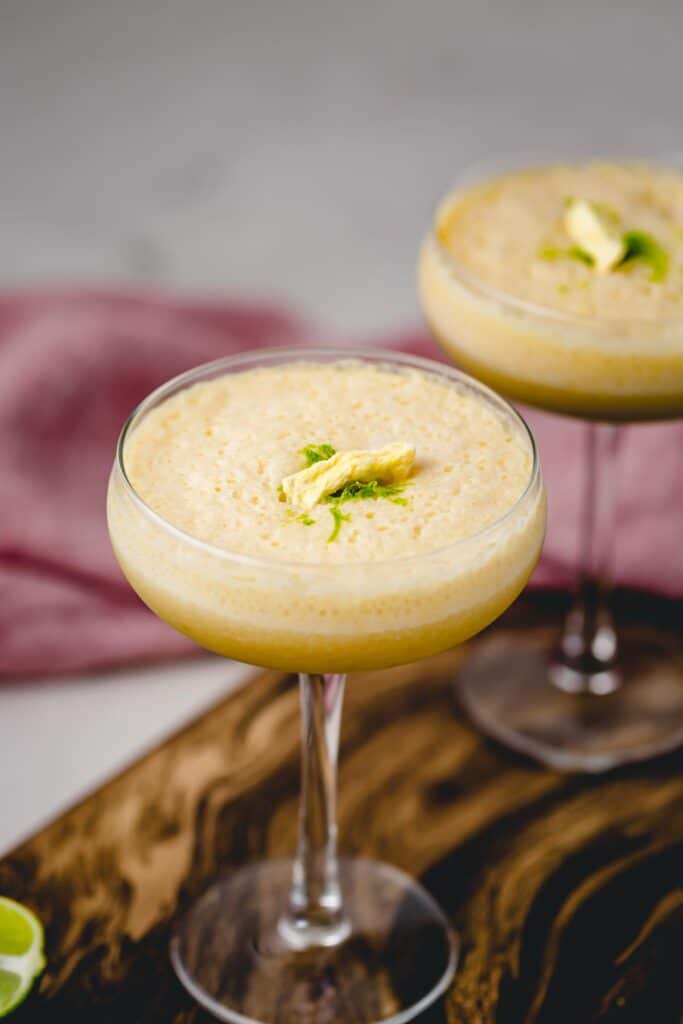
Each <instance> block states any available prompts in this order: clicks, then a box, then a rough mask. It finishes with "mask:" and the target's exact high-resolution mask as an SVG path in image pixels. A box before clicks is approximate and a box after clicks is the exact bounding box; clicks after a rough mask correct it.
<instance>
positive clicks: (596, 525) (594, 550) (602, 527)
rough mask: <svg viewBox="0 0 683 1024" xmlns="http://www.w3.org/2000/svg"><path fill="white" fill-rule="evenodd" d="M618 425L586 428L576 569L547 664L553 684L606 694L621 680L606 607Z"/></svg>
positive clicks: (609, 579)
mask: <svg viewBox="0 0 683 1024" xmlns="http://www.w3.org/2000/svg"><path fill="white" fill-rule="evenodd" d="M620 439H621V429H620V428H619V427H615V426H612V425H608V424H602V423H590V424H588V426H587V428H586V432H585V482H584V491H583V508H582V515H581V536H580V544H581V551H580V559H579V575H578V581H577V586H576V591H575V595H574V601H573V605H572V607H571V609H570V611H569V613H568V615H567V618H566V620H565V623H564V628H563V631H562V635H561V638H560V643H559V645H558V649H557V652H556V654H555V657H554V660H553V663H552V665H551V667H550V678H551V680H552V682H553V683H554V685H555V686H557V687H559V688H560V689H561V690H564V691H565V692H569V693H587V694H588V693H591V694H596V695H604V694H607V693H613V692H614V691H615V690H616V689H618V688H619V686H620V685H621V676H620V673H619V667H618V654H619V648H618V640H617V633H616V628H615V625H614V620H613V617H612V613H611V610H610V593H611V588H612V572H613V560H614V534H615V526H616V510H617V462H618V459H617V455H618V448H619V442H620Z"/></svg>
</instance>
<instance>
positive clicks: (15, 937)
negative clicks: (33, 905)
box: [0, 896, 45, 1017]
mask: <svg viewBox="0 0 683 1024" xmlns="http://www.w3.org/2000/svg"><path fill="white" fill-rule="evenodd" d="M43 944H44V935H43V926H42V924H41V923H40V921H39V920H38V918H37V917H36V915H35V914H34V913H32V911H30V910H29V909H28V907H25V906H24V905H23V904H21V903H17V902H16V901H15V900H11V899H9V898H8V897H6V896H0V1017H5V1016H6V1015H7V1014H8V1013H11V1012H12V1010H14V1009H15V1007H17V1006H18V1005H19V1003H21V1002H22V1001H23V1000H24V999H25V998H26V996H27V995H28V993H29V991H30V990H31V987H32V985H33V982H34V981H35V979H36V978H37V977H38V975H39V974H40V973H41V972H42V971H43V969H44V968H45V956H44V953H43Z"/></svg>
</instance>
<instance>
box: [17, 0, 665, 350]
mask: <svg viewBox="0 0 683 1024" xmlns="http://www.w3.org/2000/svg"><path fill="white" fill-rule="evenodd" d="M0 12H1V13H0V127H1V134H0V139H2V159H1V161H0V183H1V187H0V226H1V228H2V231H1V236H0V283H2V284H10V283H12V284H15V283H19V284H25V283H27V282H32V281H45V280H50V281H54V280H65V279H67V280H78V281H84V280H97V281H100V280H109V281H110V280H114V281H118V282H122V281H124V282H126V281H137V280H144V281H148V282H154V283H161V284H164V285H169V286H171V287H182V288H193V289H201V290H219V291H223V290H226V291H230V292H233V293H239V294H244V293H249V294H256V295H262V294H264V293H268V294H270V295H274V296H276V297H278V296H279V297H282V298H283V299H284V300H286V301H289V302H294V303H296V304H298V305H299V306H301V307H302V308H303V309H304V310H305V311H311V312H313V313H314V314H317V316H318V317H319V319H320V320H321V321H322V322H323V323H325V324H329V325H331V326H333V327H338V328H340V329H342V330H349V331H354V332H356V331H364V330H366V329H368V328H371V329H374V328H375V327H381V328H383V327H386V326H387V325H392V324H396V323H401V322H405V320H406V319H407V318H416V317H417V315H418V313H417V307H416V301H415V296H414V287H413V264H414V259H415V249H416V244H417V240H418V238H419V236H420V233H421V231H422V230H423V228H424V226H425V223H426V220H427V217H428V214H429V211H430V208H431V205H432V202H433V200H434V199H435V197H436V196H437V195H438V194H440V193H441V192H442V191H443V190H444V189H445V187H446V186H447V185H448V184H449V181H450V179H451V178H452V177H453V176H454V174H455V173H456V172H457V171H458V169H459V168H460V167H461V166H462V165H463V164H465V163H467V162H469V161H471V160H473V159H477V158H480V157H482V156H487V155H489V154H493V155H495V154H500V153H503V154H504V153H505V152H508V151H510V150H519V149H523V148H524V147H526V146H529V145H532V146H533V145H536V144H539V143H540V144H543V145H545V144H547V145H548V146H553V145H557V146H558V147H561V146H562V145H563V144H566V143H567V142H568V141H569V142H572V141H578V142H579V143H582V144H585V145H587V146H591V145H592V146H594V147H596V148H598V149H599V148H607V149H609V148H610V146H611V145H614V144H616V145H618V146H623V145H626V146H627V147H629V148H631V147H632V149H633V150H634V151H638V150H640V149H649V148H655V149H660V148H664V149H667V148H669V147H674V148H677V147H678V144H679V140H680V134H681V128H682V125H683V118H682V114H681V92H682V89H681V86H682V84H683V83H682V78H683V75H682V73H681V66H682V64H681V42H682V40H683V3H681V0H654V2H652V0H651V2H649V3H643V0H639V2H636V0H620V2H618V0H572V2H569V3H568V2H564V3H557V2H552V0H548V2H542V0H535V2H534V0H495V2H486V0H478V2H462V0H461V2H458V0H450V2H445V0H365V2H361V0H345V2H343V3H341V2H338V3H326V2H324V0H318V2H316V0H239V2H236V0H136V2H131V0H119V2H111V0H106V2H103V0H0Z"/></svg>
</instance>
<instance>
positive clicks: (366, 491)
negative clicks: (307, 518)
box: [325, 480, 408, 505]
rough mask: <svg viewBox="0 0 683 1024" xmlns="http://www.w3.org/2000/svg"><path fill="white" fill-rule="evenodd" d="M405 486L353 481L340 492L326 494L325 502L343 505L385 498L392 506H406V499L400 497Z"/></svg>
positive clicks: (376, 481)
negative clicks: (346, 502)
mask: <svg viewBox="0 0 683 1024" xmlns="http://www.w3.org/2000/svg"><path fill="white" fill-rule="evenodd" d="M405 486H406V485H405V484H381V483H380V482H379V481H378V480H370V481H369V482H368V483H361V482H360V481H358V480H354V481H352V482H351V483H350V484H346V485H345V486H344V487H343V488H342V489H341V490H340V491H335V492H334V494H328V496H327V497H326V498H325V501H326V502H327V503H328V504H336V505H343V504H344V502H345V501H361V500H363V499H367V498H369V499H370V501H377V500H378V498H386V499H387V500H388V501H390V502H392V504H394V505H407V504H408V501H407V499H406V498H404V497H402V493H403V490H404V488H405Z"/></svg>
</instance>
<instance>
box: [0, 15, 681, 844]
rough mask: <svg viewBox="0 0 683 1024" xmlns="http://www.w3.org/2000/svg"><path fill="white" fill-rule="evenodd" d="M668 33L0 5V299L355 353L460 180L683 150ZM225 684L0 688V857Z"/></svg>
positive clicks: (226, 678) (627, 25) (403, 317)
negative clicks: (173, 292) (223, 314)
mask: <svg viewBox="0 0 683 1024" xmlns="http://www.w3.org/2000/svg"><path fill="white" fill-rule="evenodd" d="M682 38H683V5H681V4H680V2H679V0H651V2H650V3H649V4H647V5H646V4H643V3H642V2H641V0H637V2H636V0H619V2H616V0H614V2H612V0H606V2H604V3H600V4H597V3H595V0H574V2H573V3H571V4H566V3H564V4H560V3H545V4H541V3H539V2H534V0H495V2H491V3H487V4H484V3H480V2H479V3H475V2H473V0H472V2H462V0H421V2H420V3H415V2H414V0H366V2H361V0H347V2H346V3H337V4H331V3H326V2H319V0H285V2H281V0H211V2H209V0H192V2H190V0H185V2H181V0H119V2H117V3H109V2H104V0H103V2H100V0H60V2H59V3H49V2H47V0H4V2H3V3H2V6H1V10H0V140H2V156H1V158H0V287H5V286H8V285H17V284H18V285H25V284H30V283H39V282H40V283H45V282H55V281H61V282H67V281H69V282H72V281H78V282H111V281H113V282H119V283H121V282H136V281H139V282H151V283H154V284H160V285H167V286H169V287H171V288H184V289H200V290H212V291H218V292H225V293H229V294H237V295H258V296H263V295H269V296H271V297H276V298H278V297H279V298H282V299H285V300H287V301H289V302H292V303H293V304H295V305H296V306H298V307H299V308H300V309H302V310H303V311H304V312H307V313H312V314H313V315H315V316H317V317H318V318H319V320H320V322H321V323H322V324H325V325H330V326H331V328H333V329H335V330H341V331H348V332H350V333H354V334H360V333H362V332H365V331H375V330H384V329H387V328H390V327H391V326H395V325H398V324H405V323H410V322H412V321H416V320H417V318H418V315H419V314H418V309H417V302H416V298H415V288H414V281H413V275H414V262H415V254H416V247H417V242H418V239H419V236H420V233H421V231H422V230H423V229H424V226H425V224H426V221H427V218H428V216H429V211H430V208H431V206H432V203H433V201H434V199H435V198H436V197H437V196H438V195H439V194H440V193H441V192H443V191H444V189H445V188H446V186H447V185H448V183H449V180H450V179H451V178H452V177H453V176H454V175H455V174H456V173H457V171H458V170H459V168H461V167H462V166H463V164H465V163H467V162H470V161H472V160H476V159H479V158H481V157H484V156H488V155H495V154H504V153H505V152H506V151H507V152H509V151H517V152H518V151H520V150H524V148H528V147H532V148H533V147H535V146H539V145H540V146H549V147H552V146H556V147H558V149H560V150H561V148H562V145H563V143H564V144H566V142H567V140H576V141H578V142H579V143H582V144H585V145H586V146H587V147H594V148H595V149H602V150H603V151H609V150H610V148H612V147H613V146H615V145H616V146H619V147H620V148H621V147H623V145H624V144H628V145H631V146H632V148H633V151H634V152H636V153H637V152H639V151H644V152H647V151H651V150H655V151H661V150H664V151H666V150H667V149H671V148H680V146H681V118H680V94H681V84H682V83H681V75H682V72H681V62H680V44H681V39H682ZM0 528H1V526H0ZM239 675H240V673H239V672H237V673H236V672H235V671H234V670H233V669H231V668H230V667H228V666H226V665H224V664H222V663H220V662H218V661H217V660H216V659H207V660H204V661H201V662H199V661H198V662H196V663H195V662H187V663H184V664H182V665H177V666H167V667H159V668H156V669H145V670H140V669H133V670H129V671H128V672H117V673H101V674H98V675H95V676H87V677H83V678H81V679H61V680H49V681H46V680H37V681H35V682H30V683H29V682H23V683H21V684H17V685H16V686H13V685H5V686H1V687H0V779H1V780H2V782H3V785H2V791H3V799H2V814H0V851H2V850H3V849H6V848H8V847H9V846H10V845H11V844H13V843H14V842H15V841H17V840H18V839H19V838H20V837H21V836H23V835H25V834H26V833H27V832H28V831H30V830H31V829H33V828H34V827H36V826H37V825H38V824H40V823H41V822H42V821H44V820H45V819H46V818H47V817H49V816H51V815H53V814H54V813H56V812H57V811H58V810H59V809H60V808H62V807H63V806H65V804H67V803H68V802H70V801H72V800H73V799H75V798H76V797H78V796H79V795H81V794H83V793H84V792H85V791H87V790H88V789H89V788H91V787H92V785H93V784H95V783H96V782H97V781H99V780H101V779H103V778H104V777H106V776H107V775H108V774H109V773H111V772H112V771H114V770H116V769H118V768H119V767H120V766H121V765H122V764H124V763H125V762H126V761H128V760H130V759H131V758H132V757H134V756H136V754H138V753H139V752H141V751H142V750H143V749H144V748H146V747H147V746H149V744H150V743H152V742H154V741H155V740H157V739H158V738H160V737H161V736H162V735H163V734H166V733H167V732H168V731H170V730H172V729H174V728H176V727H177V726H178V725H179V724H180V723H181V722H182V721H184V720H185V719H186V718H187V717H188V716H190V715H192V714H194V713H195V712H196V711H197V710H198V709H199V708H201V707H202V706H204V705H206V704H207V703H210V702H211V701H212V700H214V699H215V698H217V697H218V696H219V695H220V694H221V693H223V692H225V690H226V689H227V688H229V687H230V686H231V685H234V680H235V678H237V677H239ZM8 779H9V780H10V782H11V785H9V786H8V785H7V780H8Z"/></svg>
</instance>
